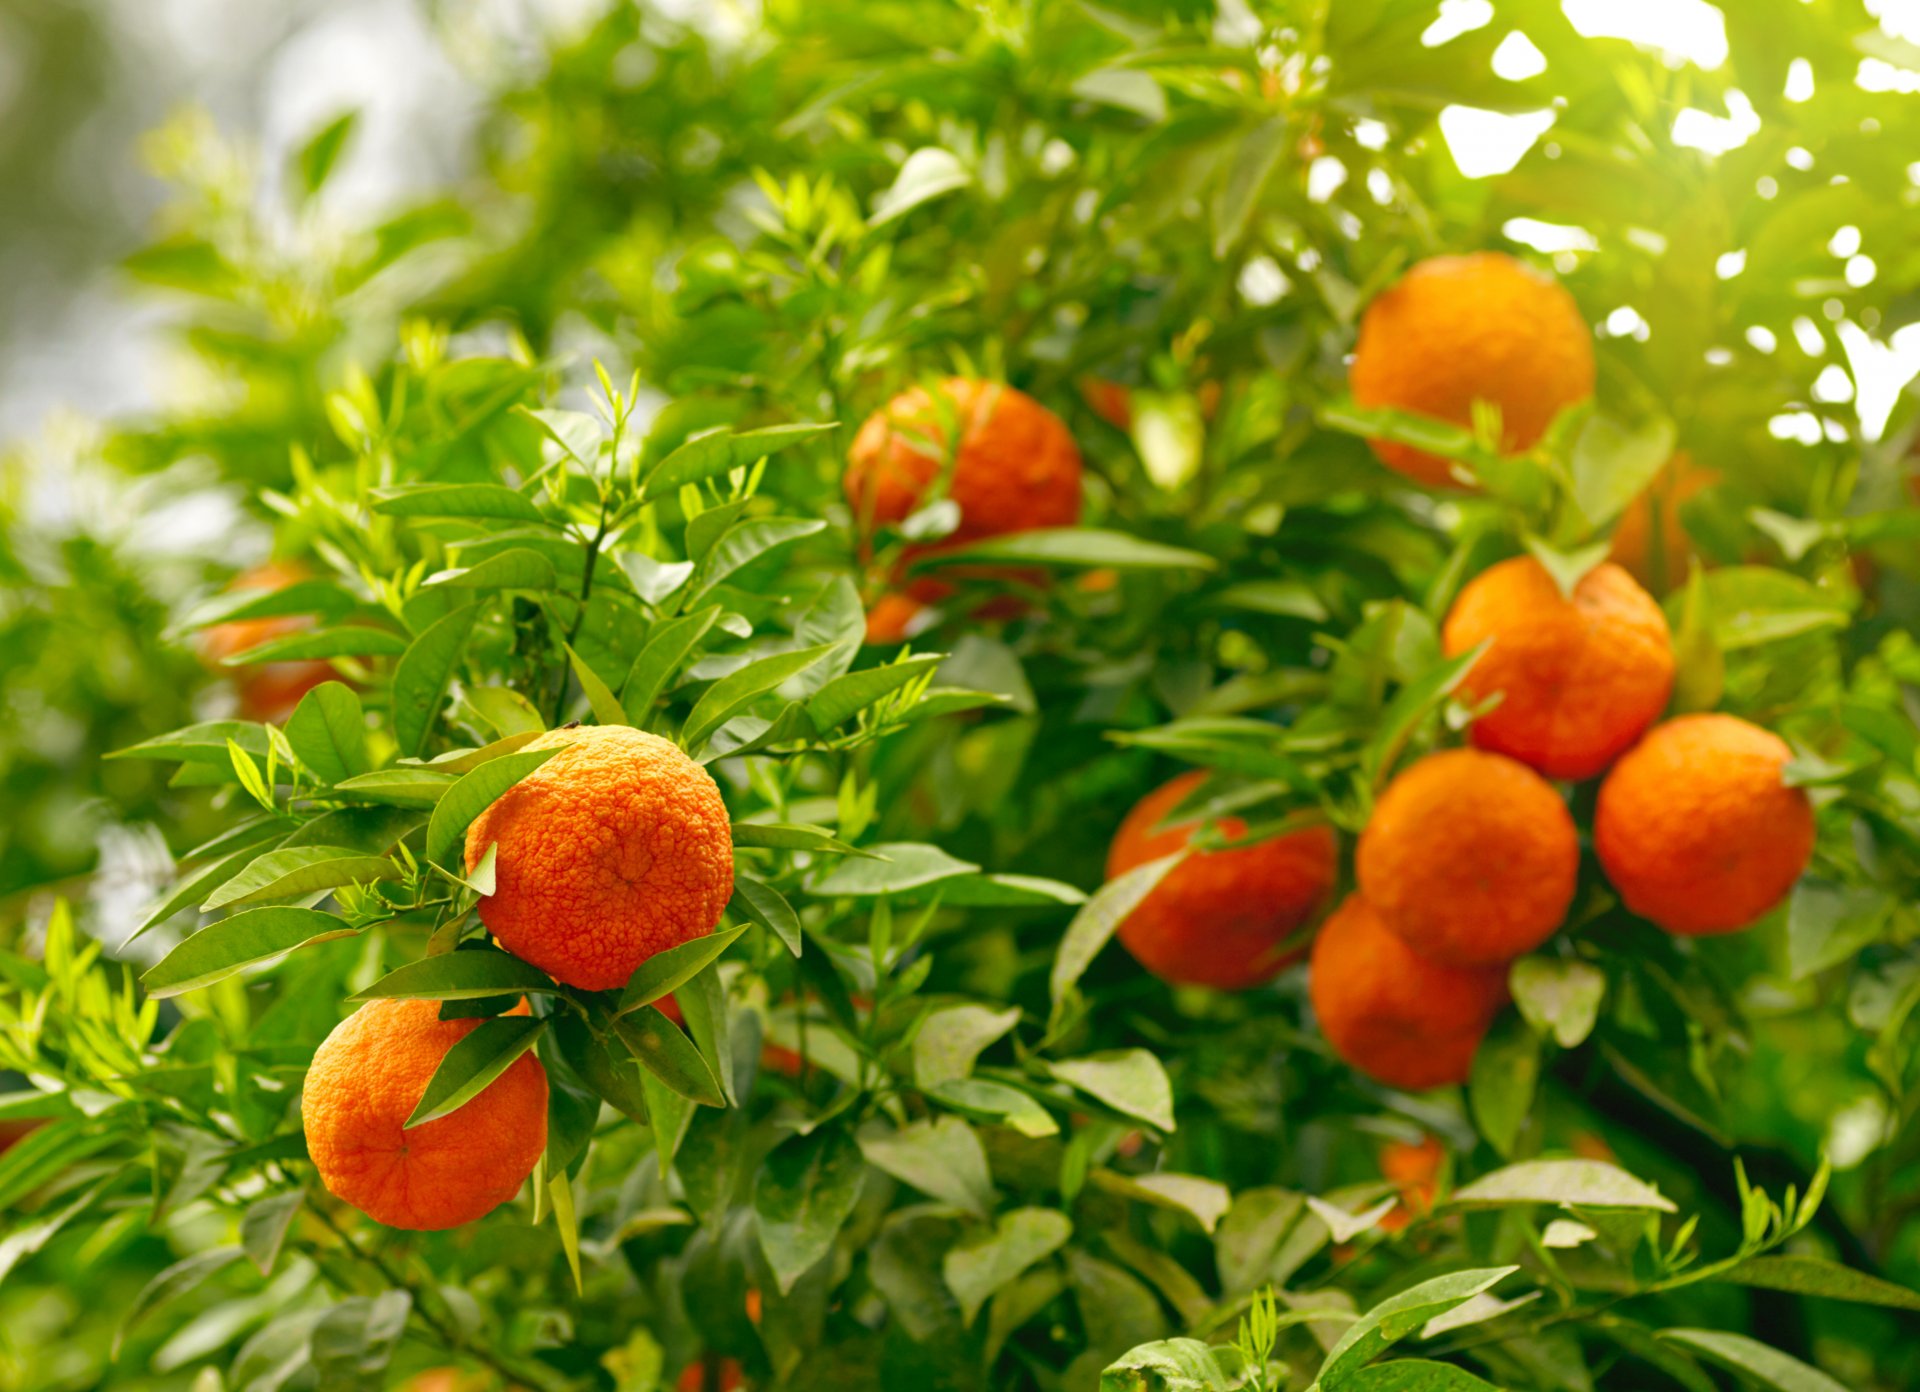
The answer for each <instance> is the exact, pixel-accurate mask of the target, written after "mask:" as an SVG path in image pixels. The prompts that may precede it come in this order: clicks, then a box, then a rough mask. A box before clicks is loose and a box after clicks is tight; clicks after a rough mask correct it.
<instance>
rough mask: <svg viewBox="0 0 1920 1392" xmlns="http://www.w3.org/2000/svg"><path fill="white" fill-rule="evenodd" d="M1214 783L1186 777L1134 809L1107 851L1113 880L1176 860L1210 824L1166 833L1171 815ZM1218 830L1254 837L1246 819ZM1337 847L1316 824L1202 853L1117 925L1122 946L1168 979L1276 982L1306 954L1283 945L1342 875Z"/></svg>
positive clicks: (1226, 986) (1196, 775)
mask: <svg viewBox="0 0 1920 1392" xmlns="http://www.w3.org/2000/svg"><path fill="white" fill-rule="evenodd" d="M1205 778H1206V773H1205V772H1204V771H1203V770H1196V771H1194V772H1192V773H1183V774H1181V775H1180V776H1179V777H1178V778H1175V779H1174V780H1173V781H1172V782H1170V783H1165V784H1162V785H1161V786H1160V787H1159V788H1156V789H1155V790H1154V791H1153V792H1151V793H1148V794H1147V795H1146V796H1145V797H1144V798H1142V799H1140V801H1139V802H1138V803H1137V804H1136V805H1135V806H1134V808H1133V810H1132V811H1131V812H1129V813H1127V816H1126V820H1125V821H1123V822H1121V823H1120V830H1119V831H1118V832H1116V833H1115V835H1114V838H1113V845H1112V847H1111V849H1109V851H1108V852H1107V877H1108V878H1109V879H1111V878H1113V877H1114V876H1116V875H1123V874H1125V873H1126V872H1127V871H1129V870H1131V869H1133V868H1134V867H1135V866H1137V865H1144V864H1146V863H1147V862H1148V861H1150V860H1158V859H1159V858H1160V857H1161V856H1165V855H1172V854H1173V853H1174V852H1175V851H1178V850H1179V849H1181V848H1182V847H1183V846H1185V845H1186V844H1187V843H1188V842H1189V841H1191V840H1192V839H1193V835H1194V833H1195V832H1196V831H1198V830H1199V829H1200V827H1201V825H1202V823H1201V822H1199V821H1191V820H1190V821H1184V822H1180V823H1176V824H1174V825H1171V826H1165V827H1162V826H1161V825H1160V823H1161V822H1162V821H1163V820H1165V818H1166V816H1167V814H1168V813H1170V812H1172V811H1173V809H1174V808H1175V807H1177V806H1178V805H1179V804H1180V802H1181V800H1182V799H1184V798H1185V797H1186V796H1187V795H1188V794H1189V793H1191V792H1192V791H1193V790H1194V789H1195V788H1197V787H1198V786H1199V785H1200V783H1201V781H1202V780H1203V779H1205ZM1218 825H1219V827H1220V829H1221V831H1222V832H1223V833H1224V834H1225V835H1226V836H1228V837H1229V838H1232V837H1238V836H1243V835H1245V834H1246V830H1247V825H1246V823H1245V822H1243V821H1241V820H1240V819H1239V818H1238V817H1222V818H1220V819H1219V822H1218ZM1339 860H1340V853H1339V843H1338V841H1337V840H1336V838H1335V837H1334V834H1333V829H1332V828H1331V827H1325V826H1316V827H1309V828H1306V829H1305V830H1302V831H1296V832H1290V833H1288V834H1287V835H1284V836H1276V837H1274V838H1272V839H1271V840H1268V841H1262V842H1260V843H1259V844H1257V845H1252V846H1240V847H1236V848H1234V849H1233V850H1225V851H1201V852H1196V853H1194V854H1193V855H1190V856H1188V857H1187V858H1186V859H1185V860H1183V861H1181V862H1180V864H1178V865H1176V866H1174V868H1173V869H1172V870H1171V871H1169V872H1168V873H1167V875H1166V876H1165V877H1164V878H1163V879H1162V880H1161V881H1160V883H1159V884H1157V885H1155V886H1154V887H1153V890H1152V892H1151V893H1149V894H1148V895H1147V897H1146V898H1145V899H1143V900H1141V901H1140V903H1139V905H1138V906H1137V907H1136V908H1135V909H1134V911H1133V912H1132V913H1130V914H1128V915H1127V917H1126V918H1125V919H1124V920H1123V921H1122V922H1121V924H1120V927H1119V930H1118V931H1119V935H1120V942H1121V944H1122V945H1123V946H1125V947H1126V949H1127V951H1129V952H1131V953H1132V954H1133V955H1134V957H1135V959H1136V960H1138V961H1139V963H1140V965H1141V966H1143V967H1145V968H1146V969H1147V970H1148V971H1150V972H1152V973H1153V974H1154V975H1155V976H1157V977H1159V978H1160V979H1161V980H1162V981H1167V982H1172V983H1175V984H1179V985H1193V986H1213V987H1216V988H1218V989H1219V990H1222V991H1238V990H1243V989H1245V988H1246V987H1249V986H1257V985H1259V984H1260V983H1261V982H1263V981H1271V980H1272V979H1273V978H1274V977H1275V976H1278V975H1279V974H1280V972H1281V971H1282V970H1284V969H1285V968H1286V967H1287V966H1288V965H1289V964H1290V963H1293V962H1297V961H1299V960H1300V957H1301V956H1302V953H1301V952H1300V951H1294V952H1283V951H1281V950H1280V949H1281V946H1282V944H1284V943H1285V942H1286V940H1287V939H1288V937H1290V936H1291V935H1292V934H1293V932H1294V931H1295V930H1296V929H1298V928H1299V927H1300V925H1301V924H1303V923H1305V922H1307V920H1308V919H1310V918H1312V917H1313V915H1314V913H1315V911H1316V910H1318V909H1319V907H1320V905H1321V904H1322V903H1323V902H1324V901H1325V900H1326V897H1327V894H1328V893H1329V892H1330V891H1331V890H1332V888H1333V882H1334V878H1335V876H1336V875H1337V874H1338V873H1339Z"/></svg>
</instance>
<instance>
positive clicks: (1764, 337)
mask: <svg viewBox="0 0 1920 1392" xmlns="http://www.w3.org/2000/svg"><path fill="white" fill-rule="evenodd" d="M1747 342H1749V343H1751V344H1752V345H1753V346H1754V349H1755V350H1756V351H1758V352H1761V353H1771V352H1772V351H1773V350H1774V349H1776V348H1778V347H1779V346H1780V340H1779V339H1777V338H1775V337H1774V336H1773V330H1772V329H1769V328H1767V327H1766V326H1765V325H1763V324H1750V325H1748V326H1747Z"/></svg>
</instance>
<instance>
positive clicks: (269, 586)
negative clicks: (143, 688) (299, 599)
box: [200, 561, 334, 724]
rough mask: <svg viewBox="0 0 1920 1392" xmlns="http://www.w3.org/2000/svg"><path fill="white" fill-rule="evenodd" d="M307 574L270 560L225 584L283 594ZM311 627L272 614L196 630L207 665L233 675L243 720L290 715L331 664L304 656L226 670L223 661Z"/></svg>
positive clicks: (329, 672)
mask: <svg viewBox="0 0 1920 1392" xmlns="http://www.w3.org/2000/svg"><path fill="white" fill-rule="evenodd" d="M307 577H308V572H307V569H306V567H305V566H303V565H301V564H299V563H298V562H297V561H269V562H268V563H267V564H266V565H263V566H256V567H255V568H254V569H252V570H249V571H245V572H243V573H241V574H240V575H238V576H236V577H235V578H234V580H233V583H232V584H230V585H228V586H227V588H228V590H229V591H236V590H268V591H271V590H284V589H285V588H286V587H287V586H289V585H292V584H295V583H296V582H298V581H301V580H305V579H306V578H307ZM310 626H311V620H310V619H308V618H306V617H305V616H301V615H290V614H289V615H276V616H274V617H271V618H264V619H238V620H236V621H234V622H233V623H223V624H214V625H212V626H211V627H209V628H206V629H204V630H202V631H201V634H200V654H201V657H202V658H203V659H204V660H205V662H206V663H207V665H208V666H209V667H213V668H215V669H218V670H222V671H225V672H227V673H228V674H230V675H231V676H232V677H233V683H234V687H235V689H236V690H237V691H238V692H239V695H240V715H241V717H242V718H243V719H246V720H264V721H272V722H273V723H274V724H279V723H281V722H283V721H285V720H286V719H287V717H288V716H290V715H292V714H293V711H294V707H296V706H298V705H299V704H300V698H301V697H302V696H305V695H306V694H307V693H308V692H309V691H311V690H313V688H314V687H316V686H318V685H320V683H321V682H323V681H328V680H330V679H331V678H332V677H333V675H334V671H333V665H332V664H331V663H328V662H321V661H318V660H316V659H311V658H303V659H299V660H296V661H291V662H261V663H256V664H254V665H251V666H245V667H226V666H224V664H225V662H226V660H227V659H228V658H230V657H236V656H238V655H239V654H240V653H243V652H245V651H247V649H249V648H257V647H259V646H260V645H261V644H262V643H265V642H268V641H270V640H272V639H275V638H285V637H287V636H288V635H290V634H294V633H298V632H300V631H301V630H302V629H304V628H308V627H310Z"/></svg>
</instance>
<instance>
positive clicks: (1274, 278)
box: [1238, 256, 1293, 308]
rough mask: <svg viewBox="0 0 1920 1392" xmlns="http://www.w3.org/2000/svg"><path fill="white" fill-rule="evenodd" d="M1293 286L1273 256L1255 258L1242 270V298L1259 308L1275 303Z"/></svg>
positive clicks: (1240, 282)
mask: <svg viewBox="0 0 1920 1392" xmlns="http://www.w3.org/2000/svg"><path fill="white" fill-rule="evenodd" d="M1292 284H1293V282H1292V281H1290V280H1288V279H1287V273H1286V272H1285V271H1283V270H1281V269H1280V263H1279V262H1278V261H1275V260H1274V259H1273V258H1272V257H1271V256H1255V257H1252V258H1251V259H1249V260H1248V262H1247V264H1246V265H1244V266H1242V267H1241V268H1240V279H1239V282H1238V285H1239V289H1240V298H1242V299H1243V300H1245V301H1246V302H1247V303H1248V304H1250V305H1253V306H1255V307H1257V308H1264V307H1265V306H1267V305H1270V304H1272V303H1274V301H1276V300H1278V299H1279V298H1280V297H1281V296H1282V295H1284V294H1286V293H1287V290H1288V288H1289V287H1290V286H1291V285H1292Z"/></svg>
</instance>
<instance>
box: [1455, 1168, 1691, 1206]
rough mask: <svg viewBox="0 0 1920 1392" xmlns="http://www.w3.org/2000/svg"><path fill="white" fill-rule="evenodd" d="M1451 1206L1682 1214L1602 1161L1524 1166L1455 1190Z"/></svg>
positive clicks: (1639, 1182) (1649, 1189)
mask: <svg viewBox="0 0 1920 1392" xmlns="http://www.w3.org/2000/svg"><path fill="white" fill-rule="evenodd" d="M1453 1202H1454V1203H1456V1204H1467V1205H1475V1206H1477V1205H1482V1204H1484V1205H1488V1206H1492V1207H1498V1206H1503V1205H1507V1204H1524V1203H1542V1204H1571V1205H1575V1206H1578V1207H1581V1208H1646V1209H1653V1210H1655V1211H1657V1212H1660V1213H1674V1212H1677V1211H1678V1210H1677V1209H1676V1208H1675V1207H1674V1203H1673V1201H1672V1200H1671V1199H1668V1198H1665V1197H1663V1196H1662V1195H1661V1193H1660V1191H1659V1190H1657V1189H1655V1188H1653V1187H1652V1186H1651V1185H1649V1184H1646V1183H1643V1182H1642V1181H1640V1180H1638V1179H1635V1178H1634V1177H1633V1176H1632V1175H1630V1174H1628V1173H1627V1172H1626V1171H1625V1170H1623V1169H1620V1168H1619V1167H1617V1166H1614V1165H1609V1164H1607V1163H1605V1162H1604V1161H1600V1160H1526V1161H1522V1162H1521V1163H1520V1164H1517V1165H1509V1166H1507V1167H1506V1168H1505V1169H1503V1170H1495V1171H1494V1172H1493V1173H1492V1174H1487V1175H1482V1176H1481V1177H1480V1178H1479V1179H1476V1180H1474V1181H1473V1182H1472V1183H1471V1184H1468V1185H1465V1186H1463V1187H1462V1188H1459V1189H1456V1190H1455V1191H1454V1193H1453Z"/></svg>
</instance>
